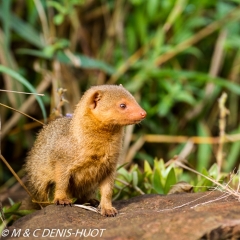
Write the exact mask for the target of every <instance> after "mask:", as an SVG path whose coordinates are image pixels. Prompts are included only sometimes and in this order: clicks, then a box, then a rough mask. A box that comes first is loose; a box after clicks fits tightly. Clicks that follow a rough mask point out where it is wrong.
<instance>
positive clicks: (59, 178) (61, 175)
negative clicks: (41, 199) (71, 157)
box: [53, 164, 72, 206]
mask: <svg viewBox="0 0 240 240" xmlns="http://www.w3.org/2000/svg"><path fill="white" fill-rule="evenodd" d="M69 175H70V174H68V173H67V172H66V170H65V171H64V169H63V168H62V166H60V164H56V168H55V183H56V187H55V194H54V200H53V202H54V203H55V204H56V205H64V206H65V205H70V206H72V200H71V199H70V198H69V197H68V195H67V189H68V184H69Z"/></svg>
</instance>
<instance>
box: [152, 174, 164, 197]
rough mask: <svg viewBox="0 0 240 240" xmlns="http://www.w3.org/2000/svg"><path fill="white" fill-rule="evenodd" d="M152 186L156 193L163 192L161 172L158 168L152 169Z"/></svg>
mask: <svg viewBox="0 0 240 240" xmlns="http://www.w3.org/2000/svg"><path fill="white" fill-rule="evenodd" d="M152 184H153V188H154V190H155V191H156V192H157V193H158V194H163V193H164V190H163V186H162V183H161V173H160V171H159V170H158V169H155V170H154V173H153V183H152Z"/></svg>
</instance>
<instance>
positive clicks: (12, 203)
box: [8, 198, 15, 206]
mask: <svg viewBox="0 0 240 240" xmlns="http://www.w3.org/2000/svg"><path fill="white" fill-rule="evenodd" d="M8 201H9V203H10V205H11V206H13V205H14V204H15V202H14V201H13V200H12V199H11V198H8Z"/></svg>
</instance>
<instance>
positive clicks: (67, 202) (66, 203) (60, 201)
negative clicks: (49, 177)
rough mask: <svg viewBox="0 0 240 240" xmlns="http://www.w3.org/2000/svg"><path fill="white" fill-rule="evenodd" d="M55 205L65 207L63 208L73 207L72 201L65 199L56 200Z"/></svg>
mask: <svg viewBox="0 0 240 240" xmlns="http://www.w3.org/2000/svg"><path fill="white" fill-rule="evenodd" d="M54 203H55V204H56V205H63V206H67V205H69V206H72V201H71V200H70V199H67V198H64V199H59V198H56V199H55V200H54Z"/></svg>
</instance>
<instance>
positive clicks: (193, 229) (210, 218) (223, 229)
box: [2, 191, 240, 240]
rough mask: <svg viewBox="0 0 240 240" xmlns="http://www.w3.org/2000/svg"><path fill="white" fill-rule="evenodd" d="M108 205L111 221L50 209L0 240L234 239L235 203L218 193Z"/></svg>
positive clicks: (237, 229)
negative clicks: (112, 210)
mask: <svg viewBox="0 0 240 240" xmlns="http://www.w3.org/2000/svg"><path fill="white" fill-rule="evenodd" d="M224 196H225V197H224ZM221 197H222V198H221ZM216 199H219V200H218V201H216ZM184 204H185V205H184ZM113 205H114V207H116V208H117V209H118V210H119V215H118V216H117V217H114V218H107V217H102V216H101V215H99V214H98V213H95V212H92V211H88V210H85V209H82V208H78V207H75V206H73V207H69V206H66V207H63V206H55V205H50V206H48V207H46V208H44V209H42V210H38V211H36V212H34V213H32V214H30V215H27V216H25V217H22V218H20V219H19V220H17V221H16V222H14V224H13V225H12V226H10V227H9V228H8V230H9V231H10V232H9V234H8V237H5V238H4V237H2V239H18V240H22V239H25V240H26V238H28V239H35V237H37V236H38V238H37V239H69V240H70V239H81V238H84V239H93V238H94V239H114V240H135V239H151V240H152V239H153V240H154V239H161V240H165V239H166V240H169V239H178V240H181V239H183V240H191V239H194V240H195V239H214V240H215V239H240V203H239V200H238V199H236V198H234V197H233V196H226V195H224V193H221V192H216V191H215V192H205V193H185V194H172V195H167V196H162V195H157V194H154V195H142V196H138V197H135V198H132V199H129V200H121V201H116V202H114V204H113ZM182 205H184V206H182ZM179 206H182V207H179ZM13 234H15V235H16V234H17V235H16V237H10V236H11V235H12V236H14V235H13ZM34 235H35V236H34Z"/></svg>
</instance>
